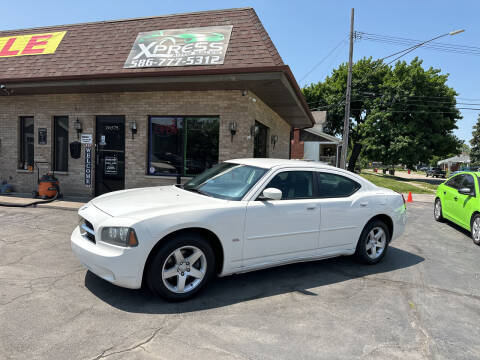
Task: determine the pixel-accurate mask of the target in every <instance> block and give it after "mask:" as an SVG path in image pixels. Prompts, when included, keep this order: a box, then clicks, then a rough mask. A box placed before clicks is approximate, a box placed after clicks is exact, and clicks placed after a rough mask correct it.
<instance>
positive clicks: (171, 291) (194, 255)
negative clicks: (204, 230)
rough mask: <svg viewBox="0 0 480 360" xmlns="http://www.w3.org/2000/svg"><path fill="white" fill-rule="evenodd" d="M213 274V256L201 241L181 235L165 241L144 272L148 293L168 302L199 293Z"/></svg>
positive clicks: (208, 245)
mask: <svg viewBox="0 0 480 360" xmlns="http://www.w3.org/2000/svg"><path fill="white" fill-rule="evenodd" d="M214 273H215V255H214V252H213V250H212V248H211V246H210V244H209V243H208V241H206V240H205V239H204V238H202V237H201V236H198V235H196V234H193V233H192V234H190V233H186V234H181V235H178V236H176V237H174V238H171V239H169V240H167V241H166V243H165V244H164V245H163V246H162V247H160V248H159V250H158V251H157V253H156V254H155V256H154V258H153V261H152V262H151V264H150V267H149V269H148V276H147V284H148V287H149V288H150V290H151V291H152V292H153V293H155V294H157V295H160V296H161V297H163V298H165V299H168V300H176V301H179V300H186V299H189V298H191V297H193V296H194V295H196V294H197V293H198V292H199V291H201V290H202V289H203V288H204V287H205V286H206V285H207V284H208V282H209V281H210V280H211V278H212V277H213V275H214Z"/></svg>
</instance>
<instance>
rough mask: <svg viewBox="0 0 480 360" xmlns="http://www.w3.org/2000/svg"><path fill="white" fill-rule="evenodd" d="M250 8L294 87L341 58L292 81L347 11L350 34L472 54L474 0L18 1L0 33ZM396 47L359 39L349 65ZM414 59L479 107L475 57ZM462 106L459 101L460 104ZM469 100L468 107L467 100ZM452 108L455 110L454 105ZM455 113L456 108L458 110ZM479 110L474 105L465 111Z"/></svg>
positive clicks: (471, 114)
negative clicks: (464, 48) (435, 42)
mask: <svg viewBox="0 0 480 360" xmlns="http://www.w3.org/2000/svg"><path fill="white" fill-rule="evenodd" d="M245 6H252V7H254V8H255V10H256V11H257V13H258V15H259V16H260V19H261V20H262V22H263V24H264V26H265V28H266V29H267V31H268V33H269V34H270V36H271V38H272V39H273V41H274V43H275V45H276V46H277V48H278V50H279V52H280V55H281V56H282V58H283V60H284V62H285V63H286V64H288V65H290V67H291V68H292V70H293V72H294V74H295V76H296V77H297V80H298V81H299V83H300V85H301V86H303V85H305V84H308V83H310V82H317V81H319V80H323V79H324V78H325V76H326V75H328V74H329V73H330V72H331V70H332V69H333V68H334V67H336V66H337V65H338V64H339V63H341V62H344V61H346V60H347V58H348V53H347V51H348V48H347V44H346V43H345V42H344V43H343V44H342V45H341V46H340V47H339V48H338V49H337V51H336V52H334V53H333V54H332V55H331V56H329V57H328V58H327V59H326V60H325V61H324V62H323V63H322V64H320V65H319V66H318V68H317V69H316V70H315V71H313V72H312V73H311V74H309V75H308V76H307V77H306V78H305V79H304V80H302V81H300V79H302V78H303V77H304V75H305V74H306V73H307V72H308V71H309V70H310V69H311V68H312V67H313V66H314V65H315V64H316V63H317V62H318V61H320V60H321V59H322V58H323V57H325V56H326V55H327V54H328V53H329V52H330V51H331V50H332V49H333V48H334V47H335V46H336V45H337V44H338V43H339V42H340V41H341V40H342V39H343V38H345V37H346V35H347V33H348V29H349V21H350V9H351V8H352V7H354V8H355V29H356V30H357V31H363V32H369V33H374V34H381V35H390V36H398V37H404V38H411V39H423V40H427V39H430V38H432V37H435V36H437V35H439V34H443V33H446V32H449V31H451V30H454V29H460V28H464V29H466V32H465V33H463V34H460V35H456V36H453V37H450V36H449V37H446V38H443V39H442V40H441V41H442V42H445V43H450V44H455V45H468V46H479V47H480V40H479V39H480V25H479V22H478V18H479V13H480V1H477V0H457V1H444V0H422V1H418V0H404V1H385V0H362V1H342V0H340V1H338V0H337V1H322V0H310V1H309V0H296V1H291V0H256V1H241V0H222V1H220V0H204V1H198V0H190V1H188V0H156V1H153V0H143V1H142V0H136V1H124V0H115V1H114V0H95V1H94V0H82V1H75V2H73V1H58V0H56V1H51V0H42V1H38V0H23V1H21V2H18V1H3V2H2V7H1V9H2V22H1V24H0V29H2V30H6V29H19V28H28V27H36V26H45V25H57V24H70V23H76V22H86V21H99V20H111V19H122V18H130V17H140V16H153V15H164V14H171V13H181V12H188V11H200V10H210V9H222V8H232V7H245ZM403 48H404V47H402V46H400V47H399V46H395V45H390V44H382V43H376V42H369V41H362V40H360V41H359V42H357V43H356V44H355V50H354V58H355V59H358V58H361V57H364V56H372V57H373V58H380V57H383V56H386V55H389V54H391V53H394V52H396V51H399V50H401V49H403ZM414 56H419V57H420V58H422V59H423V60H424V65H425V67H430V66H433V67H435V68H440V69H441V70H442V72H443V73H449V74H450V77H449V85H450V86H452V87H453V88H454V89H455V90H456V91H457V92H458V93H459V98H460V99H459V100H458V101H459V102H464V103H477V104H480V86H479V83H480V71H479V66H478V65H479V63H480V56H474V55H462V54H454V53H446V52H438V51H434V50H429V49H418V50H416V51H415V52H413V53H412V54H411V55H407V56H406V57H405V58H404V59H406V60H407V61H408V60H411V59H412V58H413V57H414ZM464 99H465V100H464ZM471 99H473V100H471ZM459 106H460V105H459ZM462 106H463V105H462ZM466 106H469V107H475V108H480V105H477V106H475V105H473V106H470V105H466ZM479 113H480V110H479V111H462V114H463V117H464V118H463V119H462V120H460V121H458V123H457V125H458V127H459V129H458V130H456V134H457V136H459V137H460V138H461V139H463V140H467V141H468V140H470V138H471V132H472V126H473V125H474V124H475V122H476V119H477V116H478V114H479Z"/></svg>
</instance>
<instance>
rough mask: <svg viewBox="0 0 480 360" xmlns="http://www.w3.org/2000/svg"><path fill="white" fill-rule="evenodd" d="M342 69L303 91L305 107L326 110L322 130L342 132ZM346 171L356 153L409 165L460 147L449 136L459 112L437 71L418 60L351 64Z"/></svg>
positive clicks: (336, 70) (350, 167)
mask: <svg viewBox="0 0 480 360" xmlns="http://www.w3.org/2000/svg"><path fill="white" fill-rule="evenodd" d="M346 79H347V67H346V64H342V65H340V66H339V67H338V68H337V69H335V70H334V71H333V73H332V75H331V76H329V77H327V78H326V79H325V81H324V82H320V83H318V84H312V85H310V86H308V87H306V88H304V89H303V92H304V95H305V97H306V99H307V102H308V103H309V104H310V107H311V108H319V109H320V110H327V122H326V124H325V126H324V129H325V131H326V132H328V133H330V134H332V135H341V134H342V132H343V117H344V101H342V100H343V99H344V97H345V92H346V82H347V81H346ZM352 79H353V80H352V103H351V108H352V113H351V117H352V121H351V129H350V130H351V136H350V144H349V145H350V148H351V149H353V151H352V152H350V153H351V154H352V155H351V157H350V160H349V169H350V170H352V169H353V168H354V166H355V161H356V159H357V157H358V155H359V154H360V151H362V153H363V154H364V155H365V156H367V157H368V158H369V159H371V160H373V161H382V162H383V163H384V164H389V165H394V164H398V163H402V164H405V165H407V166H413V165H414V164H417V163H419V162H427V161H428V160H429V159H430V158H432V156H434V155H436V156H444V155H447V154H450V153H452V152H457V151H458V150H459V149H460V146H461V142H460V141H459V140H458V139H457V138H456V137H455V136H454V135H453V130H454V129H456V128H457V127H456V121H457V119H460V118H461V116H460V112H459V111H458V110H457V109H456V107H455V104H456V102H455V96H456V93H455V91H454V90H453V89H452V88H450V87H449V86H448V85H447V84H446V82H447V79H448V75H442V74H440V70H438V69H433V68H430V69H428V70H425V69H423V67H422V61H421V60H419V59H418V58H415V59H414V60H412V62H411V63H410V64H407V63H406V62H397V63H396V64H395V66H393V67H389V66H386V65H385V64H383V63H382V62H380V61H372V59H370V58H369V59H366V58H364V59H361V60H359V61H358V62H357V63H355V64H354V66H353V78H352Z"/></svg>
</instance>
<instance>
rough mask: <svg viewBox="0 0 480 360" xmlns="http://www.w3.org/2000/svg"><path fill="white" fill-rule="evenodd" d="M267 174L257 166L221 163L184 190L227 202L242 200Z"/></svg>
mask: <svg viewBox="0 0 480 360" xmlns="http://www.w3.org/2000/svg"><path fill="white" fill-rule="evenodd" d="M266 172H267V169H262V168H258V167H255V166H248V165H241V164H234V163H226V162H225V163H220V164H218V165H215V166H214V167H212V168H211V169H208V170H206V171H205V172H203V173H202V174H200V175H198V176H196V177H194V178H193V179H192V180H190V181H189V182H187V183H186V184H185V185H184V186H183V188H184V189H185V190H188V191H194V192H199V193H201V194H204V195H208V196H213V197H216V198H220V199H226V200H241V199H242V198H243V197H244V196H245V194H246V193H247V192H248V191H249V190H250V189H251V188H252V187H253V185H255V184H256V183H257V181H258V180H259V179H260V178H261V177H262V176H263V175H264V174H265V173H266Z"/></svg>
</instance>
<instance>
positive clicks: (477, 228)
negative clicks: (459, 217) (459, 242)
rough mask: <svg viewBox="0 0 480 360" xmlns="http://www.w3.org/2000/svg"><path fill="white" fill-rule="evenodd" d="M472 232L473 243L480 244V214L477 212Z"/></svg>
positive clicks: (471, 225) (473, 219) (471, 226)
mask: <svg viewBox="0 0 480 360" xmlns="http://www.w3.org/2000/svg"><path fill="white" fill-rule="evenodd" d="M470 234H471V236H472V240H473V243H474V244H475V245H479V246H480V214H475V215H474V216H473V217H472V222H471V224H470Z"/></svg>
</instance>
